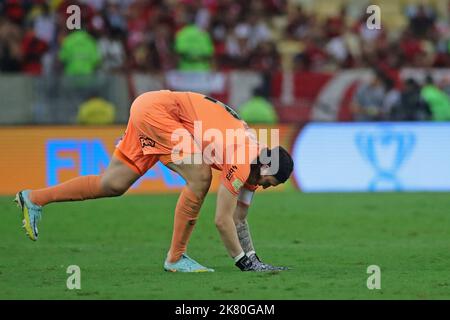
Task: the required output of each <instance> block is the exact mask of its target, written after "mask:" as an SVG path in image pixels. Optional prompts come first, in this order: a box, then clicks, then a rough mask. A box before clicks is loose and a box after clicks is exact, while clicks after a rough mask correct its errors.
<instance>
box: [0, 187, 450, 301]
mask: <svg viewBox="0 0 450 320" xmlns="http://www.w3.org/2000/svg"><path fill="white" fill-rule="evenodd" d="M176 199H177V195H175V194H172V195H148V196H136V195H128V196H123V197H120V198H114V199H100V200H91V201H84V202H77V203H75V202H73V203H58V204H51V205H49V206H48V207H46V208H45V210H44V214H43V220H42V221H41V223H40V225H39V230H40V238H39V240H38V241H37V242H35V243H34V242H32V241H30V240H28V239H27V238H26V236H25V233H24V231H23V230H22V229H21V219H20V217H19V210H18V209H17V208H16V207H15V205H14V204H13V202H12V197H1V198H0V219H1V222H0V240H1V241H0V299H449V298H450V269H449V261H450V197H449V194H446V193H411V194H406V193H393V194H301V193H296V192H287V193H267V194H264V193H261V194H258V195H257V196H256V197H255V200H254V205H253V207H252V208H251V211H250V215H249V222H250V226H251V231H252V234H253V239H254V242H255V246H256V249H257V252H258V254H259V255H260V257H261V258H262V259H263V260H264V261H267V262H268V263H273V264H279V265H288V266H290V267H292V270H291V271H288V272H281V273H246V272H241V271H239V270H238V269H237V268H236V267H235V266H234V265H233V261H232V260H231V259H230V258H229V257H228V256H227V253H226V251H225V248H224V247H223V245H222V243H221V241H220V238H219V234H218V232H217V230H216V228H215V226H214V208H215V195H209V196H208V198H207V200H206V201H205V204H204V207H203V209H202V213H201V215H200V219H199V222H198V223H197V226H196V229H195V230H194V233H193V236H192V238H191V243H190V246H189V250H188V254H189V255H190V256H191V257H193V258H194V259H197V260H198V261H199V262H200V263H202V264H204V265H207V266H209V267H213V268H215V269H216V272H215V273H211V274H177V273H167V272H163V270H162V265H163V260H164V258H165V255H166V252H167V250H168V247H169V243H170V239H171V233H172V223H173V210H174V207H175V203H176ZM373 264H375V265H378V266H379V267H380V268H381V290H368V289H367V286H366V282H367V278H368V277H369V276H370V275H369V274H367V267H368V266H369V265H373ZM69 265H78V266H79V267H80V268H81V290H68V289H67V287H66V280H67V277H68V276H69V274H67V273H66V269H67V267H68V266H69Z"/></svg>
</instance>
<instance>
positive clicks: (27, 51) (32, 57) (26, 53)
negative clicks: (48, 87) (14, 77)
mask: <svg viewBox="0 0 450 320" xmlns="http://www.w3.org/2000/svg"><path fill="white" fill-rule="evenodd" d="M47 50H48V45H47V42H45V41H43V40H41V39H40V38H38V37H37V35H36V34H35V32H34V29H33V28H32V27H31V28H29V29H28V31H27V32H26V34H25V37H24V38H23V40H22V71H23V72H25V73H27V74H31V75H40V74H41V73H42V57H43V56H44V54H45V52H46V51H47Z"/></svg>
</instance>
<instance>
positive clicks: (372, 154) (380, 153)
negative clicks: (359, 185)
mask: <svg viewBox="0 0 450 320" xmlns="http://www.w3.org/2000/svg"><path fill="white" fill-rule="evenodd" d="M415 142H416V137H415V135H414V134H413V133H411V132H395V131H390V130H384V131H380V132H373V131H365V132H360V133H357V134H356V137H355V143H356V146H357V148H358V150H359V152H360V153H361V155H362V157H363V158H364V159H365V160H366V161H367V162H368V163H369V164H370V165H371V167H372V168H373V170H374V171H375V176H374V177H373V178H372V180H371V181H370V183H369V186H368V189H369V191H378V190H386V191H387V190H392V191H401V190H402V189H403V188H402V183H401V181H400V179H399V178H398V176H397V174H398V171H399V169H400V168H401V166H402V165H403V164H404V162H405V160H406V159H407V158H408V157H409V156H410V155H411V153H412V151H413V148H414V145H415Z"/></svg>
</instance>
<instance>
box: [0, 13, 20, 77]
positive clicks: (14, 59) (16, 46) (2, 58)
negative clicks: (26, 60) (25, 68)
mask: <svg viewBox="0 0 450 320" xmlns="http://www.w3.org/2000/svg"><path fill="white" fill-rule="evenodd" d="M21 41H22V30H21V29H20V28H19V26H18V25H16V24H14V23H12V22H11V21H10V20H9V19H7V18H0V71H2V72H18V71H20V70H21V69H22V68H21V59H22V56H21Z"/></svg>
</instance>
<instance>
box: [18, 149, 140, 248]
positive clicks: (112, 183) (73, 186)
mask: <svg viewBox="0 0 450 320" xmlns="http://www.w3.org/2000/svg"><path fill="white" fill-rule="evenodd" d="M139 177H140V175H139V174H138V173H136V172H135V171H133V170H132V169H131V168H130V167H129V166H128V165H126V164H125V163H124V162H122V161H121V160H119V159H118V158H117V157H116V156H113V157H112V160H111V162H110V164H109V166H108V168H107V169H106V170H105V172H104V173H103V174H102V175H89V176H82V177H77V178H74V179H71V180H69V181H67V182H64V183H61V184H58V185H56V186H53V187H49V188H44V189H39V190H22V191H20V192H18V193H17V195H16V198H15V201H16V202H17V205H18V206H19V208H20V209H21V211H22V219H23V221H22V222H23V227H24V228H25V232H26V234H27V236H28V237H29V238H30V239H31V240H33V241H36V240H37V239H38V228H37V224H38V222H39V220H40V219H41V215H42V207H43V206H45V205H46V204H49V203H52V202H62V201H81V200H87V199H97V198H103V197H115V196H119V195H122V194H123V193H124V192H125V191H127V190H128V188H129V187H130V186H131V185H132V184H133V182H135V181H136V180H137V179H138V178H139Z"/></svg>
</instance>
